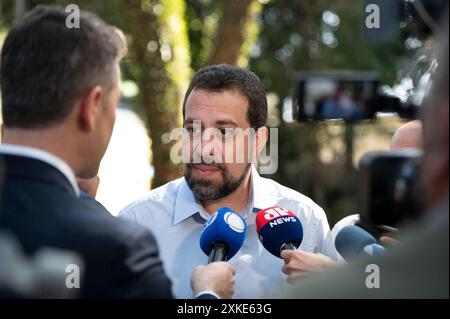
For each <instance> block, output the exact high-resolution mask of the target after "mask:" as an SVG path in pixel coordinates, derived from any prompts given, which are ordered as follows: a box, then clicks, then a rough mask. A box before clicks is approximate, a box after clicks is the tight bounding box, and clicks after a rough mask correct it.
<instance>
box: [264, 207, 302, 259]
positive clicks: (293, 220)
mask: <svg viewBox="0 0 450 319" xmlns="http://www.w3.org/2000/svg"><path fill="white" fill-rule="evenodd" d="M256 231H257V233H258V237H259V240H260V241H261V243H262V244H263V246H264V248H266V249H267V250H268V251H269V252H270V253H271V254H272V255H274V256H276V257H278V258H281V256H280V253H281V251H283V250H284V249H289V250H295V249H297V248H298V247H299V246H300V244H301V243H302V240H303V227H302V223H301V222H300V219H299V218H298V217H297V215H295V214H294V213H293V212H291V211H289V210H288V209H286V208H283V207H279V206H274V207H269V208H266V209H263V210H261V211H260V212H258V214H257V215H256Z"/></svg>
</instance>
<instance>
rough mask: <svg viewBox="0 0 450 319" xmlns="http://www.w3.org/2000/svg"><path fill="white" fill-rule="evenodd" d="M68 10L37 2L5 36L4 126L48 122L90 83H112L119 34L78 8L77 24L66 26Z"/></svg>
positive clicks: (121, 45) (0, 68)
mask: <svg viewBox="0 0 450 319" xmlns="http://www.w3.org/2000/svg"><path fill="white" fill-rule="evenodd" d="M68 15H69V13H66V12H65V10H64V9H63V8H59V7H54V6H37V7H36V8H34V9H33V10H32V11H31V12H29V13H28V14H27V15H26V16H25V17H24V18H23V20H22V21H20V22H19V23H18V24H16V25H15V26H13V27H12V29H11V30H10V32H9V34H8V36H7V37H6V39H5V42H4V44H3V49H2V53H1V65H0V83H1V89H2V103H3V108H2V113H3V122H4V125H5V126H6V127H17V128H28V129H30V128H44V127H51V126H52V125H55V124H58V123H60V122H61V121H62V120H63V119H65V118H66V117H67V116H68V114H69V113H70V112H71V111H72V109H73V106H74V103H75V102H76V100H77V99H78V98H80V97H81V95H82V94H83V93H85V92H87V91H88V90H89V89H91V88H92V87H94V86H95V85H100V86H102V87H104V88H105V89H106V90H109V89H111V88H112V85H113V83H114V82H113V76H114V75H115V74H116V73H114V72H115V71H114V66H115V65H116V63H117V62H118V61H119V60H120V59H121V58H122V57H123V55H124V54H125V52H126V43H125V40H124V37H123V35H122V34H121V33H120V31H119V30H118V29H117V28H115V27H113V26H110V25H107V24H106V23H105V22H103V21H102V20H101V19H100V18H98V17H97V16H96V15H94V14H92V13H88V12H83V11H80V20H79V21H80V22H79V28H76V27H74V28H69V27H67V26H66V20H67V17H68ZM69 21H70V17H69Z"/></svg>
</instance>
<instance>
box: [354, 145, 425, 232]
mask: <svg viewBox="0 0 450 319" xmlns="http://www.w3.org/2000/svg"><path fill="white" fill-rule="evenodd" d="M421 161H422V151H421V150H418V149H404V150H398V151H378V152H369V153H366V154H365V155H364V156H363V157H362V158H361V160H360V162H359V190H360V193H359V198H358V207H359V209H358V211H359V213H360V224H359V225H360V226H361V227H363V228H364V229H366V230H367V231H369V232H370V233H372V234H374V235H376V236H378V235H380V234H382V233H385V232H392V231H394V232H395V231H396V230H398V229H399V228H400V227H401V226H402V225H403V224H405V223H407V222H409V221H414V220H417V219H418V218H419V217H420V216H421V212H422V211H423V203H422V200H421V199H422V196H421V194H422V192H421V190H420V183H419V178H418V172H419V168H420V163H421Z"/></svg>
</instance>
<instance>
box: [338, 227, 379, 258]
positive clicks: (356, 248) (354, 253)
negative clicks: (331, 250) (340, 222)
mask: <svg viewBox="0 0 450 319" xmlns="http://www.w3.org/2000/svg"><path fill="white" fill-rule="evenodd" d="M334 245H335V247H336V250H337V251H338V252H339V254H341V256H342V257H344V259H345V260H351V259H354V258H356V257H367V256H379V255H383V254H384V253H385V249H384V247H383V246H381V245H379V244H377V240H376V239H375V238H374V237H373V236H372V235H371V234H369V233H368V232H366V231H365V230H364V229H362V228H360V227H358V226H354V225H349V226H346V227H344V228H342V229H341V231H340V232H339V233H338V234H337V235H336V239H335V240H334Z"/></svg>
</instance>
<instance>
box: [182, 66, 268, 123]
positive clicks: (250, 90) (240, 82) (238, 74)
mask: <svg viewBox="0 0 450 319" xmlns="http://www.w3.org/2000/svg"><path fill="white" fill-rule="evenodd" d="M194 89H203V90H207V91H213V92H214V91H216V92H221V91H225V90H236V91H238V92H239V93H241V94H242V95H243V96H245V97H246V98H247V100H248V111H247V119H248V122H249V123H250V126H251V127H252V128H254V129H258V128H260V127H262V126H265V125H266V122H267V98H266V92H265V90H264V87H263V86H262V83H261V81H260V79H259V78H258V76H257V75H256V74H255V73H253V72H251V71H248V70H244V69H241V68H239V67H235V66H230V65H227V64H217V65H211V66H207V67H204V68H202V69H200V70H198V71H197V73H196V74H195V75H194V78H193V79H192V81H191V83H190V85H189V88H188V90H187V92H186V94H185V96H184V101H183V117H184V114H185V108H186V101H187V98H188V96H189V94H191V92H192V90H194Z"/></svg>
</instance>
